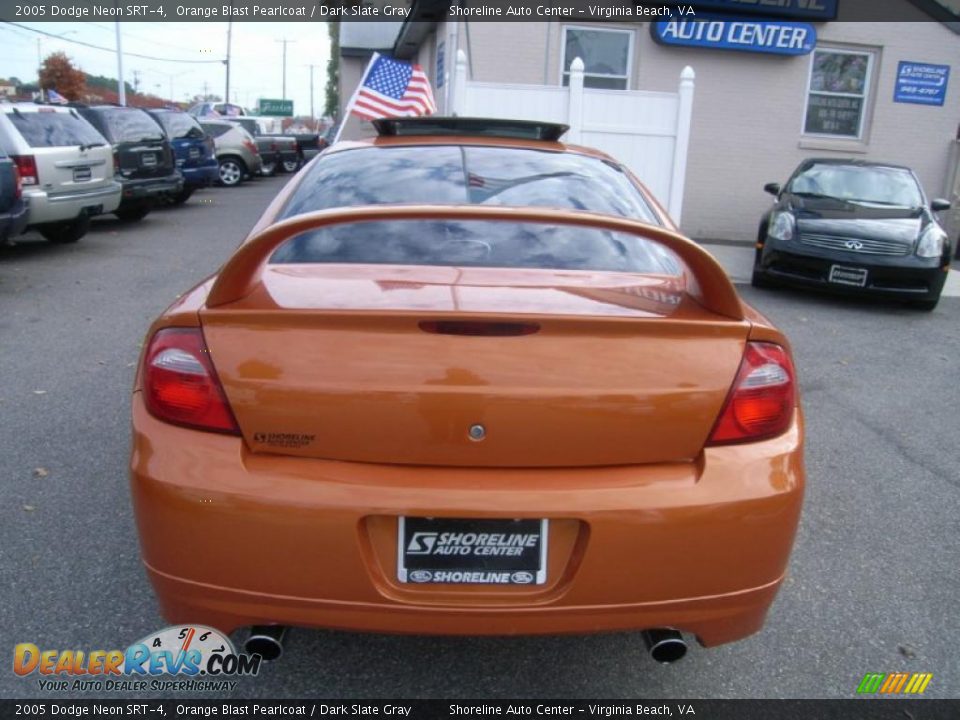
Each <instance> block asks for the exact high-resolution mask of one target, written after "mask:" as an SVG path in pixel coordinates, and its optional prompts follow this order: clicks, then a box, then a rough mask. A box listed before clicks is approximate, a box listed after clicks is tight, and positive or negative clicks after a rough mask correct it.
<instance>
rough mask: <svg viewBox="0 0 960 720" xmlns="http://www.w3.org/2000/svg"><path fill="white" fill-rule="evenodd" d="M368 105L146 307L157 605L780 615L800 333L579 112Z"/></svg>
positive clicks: (150, 548) (147, 532)
mask: <svg viewBox="0 0 960 720" xmlns="http://www.w3.org/2000/svg"><path fill="white" fill-rule="evenodd" d="M375 125H376V127H377V129H378V131H379V137H377V138H376V139H374V140H371V141H366V142H341V143H338V144H337V145H336V146H334V147H332V148H330V149H329V150H327V151H326V152H325V153H324V154H323V155H321V156H320V157H319V158H317V159H316V160H314V161H313V162H312V163H311V164H310V165H309V166H308V167H307V168H306V169H304V170H303V171H301V173H300V174H299V175H298V176H297V177H296V178H294V180H292V181H291V182H290V184H288V185H287V187H286V188H285V189H284V190H283V191H282V192H281V193H280V194H279V195H278V196H277V198H276V199H275V200H274V201H273V202H272V204H271V205H270V207H269V208H268V209H267V211H266V212H265V213H264V215H263V217H262V218H261V219H260V220H259V222H258V223H257V224H256V225H255V227H254V228H253V230H252V231H251V233H250V235H249V236H248V237H247V239H246V240H245V242H244V243H243V244H242V245H241V246H240V247H239V248H238V249H237V251H236V252H235V253H234V254H233V256H232V257H230V258H229V259H228V260H227V262H226V263H225V265H224V266H223V267H222V268H221V269H220V271H219V272H218V273H217V274H215V275H213V276H212V277H210V278H208V279H207V280H205V281H204V282H202V283H200V284H199V285H198V286H196V287H195V288H193V289H192V290H190V291H189V292H187V293H186V294H185V295H184V296H183V297H181V298H180V299H179V300H178V301H177V302H175V303H174V304H173V305H172V306H171V307H170V308H169V309H167V310H166V311H165V312H164V313H163V314H162V315H161V316H160V317H159V318H158V319H157V320H156V321H155V322H154V323H153V326H152V327H151V328H150V331H149V334H148V336H147V341H146V343H145V345H144V352H143V357H142V360H141V365H140V368H139V372H138V376H137V380H136V386H135V389H134V394H133V451H132V459H131V481H132V492H133V501H134V509H135V513H136V518H137V523H138V526H139V533H140V541H141V546H142V552H143V559H144V562H145V564H146V567H147V571H148V574H149V577H150V580H151V581H152V583H153V586H154V588H155V590H156V592H157V595H158V597H159V600H160V604H161V607H162V612H163V614H164V615H165V616H166V618H167V619H168V620H169V621H171V622H176V623H179V622H191V623H204V624H206V625H211V626H214V627H217V628H219V629H221V630H224V631H228V632H229V631H233V630H236V629H238V628H241V627H243V626H255V627H258V628H259V627H264V626H266V630H265V631H263V632H268V633H269V632H273V634H274V636H275V637H277V638H278V637H279V635H278V632H279V629H280V628H282V627H286V626H306V627H324V628H343V629H352V630H370V631H384V632H414V633H451V634H508V633H509V634H514V633H517V634H520V633H559V632H592V631H604V630H621V629H637V630H643V631H650V632H646V634H645V637H646V638H647V639H648V643H651V642H652V644H654V645H656V646H658V647H661V648H668V649H665V650H662V651H661V654H660V659H672V658H675V657H677V656H679V655H680V654H682V649H683V640H682V636H681V634H680V633H682V632H685V633H689V634H692V635H694V636H695V637H696V638H697V639H698V640H699V641H700V642H701V643H702V644H703V645H706V646H711V645H717V644H719V643H725V642H730V641H733V640H737V639H739V638H743V637H745V636H747V635H749V634H751V633H753V632H756V631H757V630H759V629H760V627H761V626H762V624H763V622H764V618H765V616H766V613H767V610H768V608H769V606H770V604H771V602H772V601H773V598H774V595H775V594H776V592H777V589H778V588H779V586H780V583H781V582H782V580H783V578H784V574H785V571H786V567H787V561H788V558H789V555H790V550H791V547H792V544H793V539H794V534H795V531H796V527H797V522H798V519H799V515H800V507H801V501H802V494H803V483H804V468H803V457H802V451H803V421H802V415H801V411H800V407H799V404H798V402H797V385H796V376H795V371H794V367H793V363H792V360H791V353H790V348H789V345H788V343H787V340H786V338H785V337H784V336H783V334H782V333H781V332H780V331H779V330H777V329H776V328H775V327H773V326H772V325H771V324H770V322H769V321H768V320H766V319H765V318H764V317H763V316H762V315H760V314H759V313H758V312H757V311H755V310H754V309H752V308H751V307H749V306H748V305H746V304H744V303H743V302H742V301H741V300H740V298H739V297H738V296H737V294H736V291H735V290H734V288H733V286H732V285H731V283H730V281H729V280H728V278H727V276H726V275H725V274H724V272H723V270H722V269H721V268H720V266H719V265H718V264H717V262H716V261H715V260H714V259H713V258H712V256H710V255H709V254H708V253H707V252H706V251H704V250H703V249H701V248H700V247H699V246H697V245H696V244H694V243H693V242H691V241H690V240H688V239H686V238H684V237H683V236H682V235H680V234H679V233H678V231H677V228H676V227H675V226H674V224H673V223H672V221H671V220H670V218H669V217H668V216H667V214H666V213H665V212H664V210H663V209H662V208H661V207H660V205H658V203H657V202H656V201H655V200H654V199H653V197H652V196H651V195H650V193H649V192H648V191H647V190H646V189H645V188H644V187H643V186H642V185H641V184H640V183H639V182H638V181H637V180H636V179H635V178H634V177H633V176H632V175H631V174H630V172H629V171H628V170H626V169H625V168H624V167H623V166H621V165H620V164H618V163H617V162H615V161H614V160H612V159H610V158H609V157H607V156H605V155H603V154H602V153H599V152H596V151H594V150H590V149H586V148H582V147H574V146H568V145H564V144H562V143H560V142H559V138H560V136H561V135H562V133H563V131H564V130H565V127H564V126H557V125H551V124H545V123H520V122H507V121H492V120H477V119H464V118H427V119H404V120H381V121H376V123H375ZM658 638H659V640H657V639H658ZM661 640H662V641H664V642H660V641H661ZM655 656H656V655H655Z"/></svg>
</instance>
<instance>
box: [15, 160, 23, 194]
mask: <svg viewBox="0 0 960 720" xmlns="http://www.w3.org/2000/svg"><path fill="white" fill-rule="evenodd" d="M22 195H23V182H22V181H21V179H20V170H19V169H18V168H17V166H16V165H14V166H13V199H14V200H19V199H20V197H21V196H22Z"/></svg>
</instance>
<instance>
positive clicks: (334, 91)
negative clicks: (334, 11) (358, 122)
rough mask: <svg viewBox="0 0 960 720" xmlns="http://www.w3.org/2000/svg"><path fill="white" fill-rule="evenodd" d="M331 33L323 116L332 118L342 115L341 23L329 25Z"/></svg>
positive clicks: (335, 22)
mask: <svg viewBox="0 0 960 720" xmlns="http://www.w3.org/2000/svg"><path fill="white" fill-rule="evenodd" d="M327 31H328V32H329V33H330V62H329V63H327V100H326V103H325V104H324V106H323V114H324V115H329V116H330V117H337V116H339V115H340V22H339V21H338V20H334V21H332V22H328V23H327Z"/></svg>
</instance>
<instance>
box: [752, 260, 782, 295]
mask: <svg viewBox="0 0 960 720" xmlns="http://www.w3.org/2000/svg"><path fill="white" fill-rule="evenodd" d="M750 284H751V285H753V287H755V288H763V289H766V290H771V289H773V288H775V287H778V284H777V282H776V281H774V280H771V279H770V278H769V277H767V274H766V273H764V272H763V271H762V270H760V268H758V267H757V266H756V265H754V267H753V273H752V274H751V275H750Z"/></svg>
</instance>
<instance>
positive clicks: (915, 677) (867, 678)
mask: <svg viewBox="0 0 960 720" xmlns="http://www.w3.org/2000/svg"><path fill="white" fill-rule="evenodd" d="M931 680H933V673H906V672H897V673H867V674H866V675H864V676H863V680H861V681H860V684H859V685H858V686H857V693H858V694H860V695H870V694H873V693H880V694H882V695H899V694H900V693H904V694H908V695H920V694H921V693H923V692H924V691H925V690H926V689H927V685H929V684H930V681H931Z"/></svg>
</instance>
